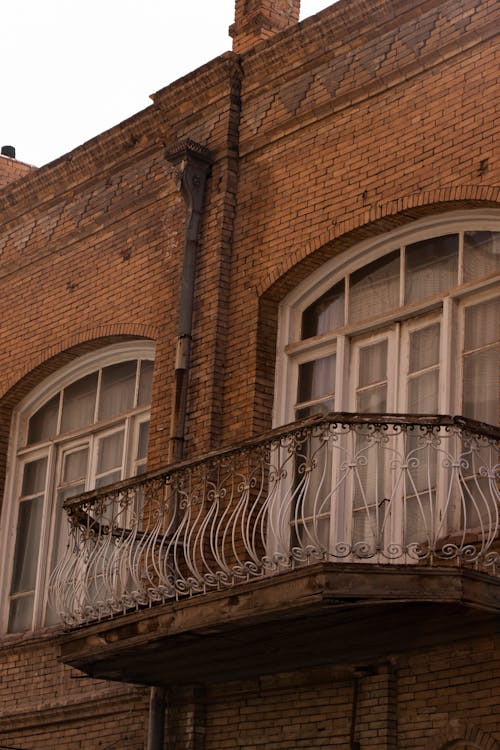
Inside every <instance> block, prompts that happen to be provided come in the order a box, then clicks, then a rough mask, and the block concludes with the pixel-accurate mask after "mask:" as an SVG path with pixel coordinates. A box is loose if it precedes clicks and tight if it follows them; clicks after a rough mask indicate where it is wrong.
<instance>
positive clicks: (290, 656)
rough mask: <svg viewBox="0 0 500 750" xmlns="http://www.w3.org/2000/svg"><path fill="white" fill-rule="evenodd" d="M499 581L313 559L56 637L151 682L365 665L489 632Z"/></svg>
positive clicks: (458, 572)
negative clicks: (278, 572)
mask: <svg viewBox="0 0 500 750" xmlns="http://www.w3.org/2000/svg"><path fill="white" fill-rule="evenodd" d="M499 615H500V580H499V579H498V578H495V577H493V576H488V575H485V574H483V573H478V572H475V571H471V570H464V569H459V568H453V567H443V568H423V567H419V566H404V565H385V566H381V565H373V564H359V563H357V564H340V563H318V564H316V565H312V566H308V567H304V568H299V569H297V570H294V571H290V572H289V573H285V574H281V575H279V576H269V577H266V578H263V579H260V580H258V581H252V582H250V583H247V584H241V585H239V586H237V587H235V588H233V589H231V590H230V591H227V590H226V591H221V592H213V593H210V594H206V595H204V596H196V597H193V598H187V599H184V600H179V601H176V602H169V603H165V604H158V605H156V606H153V607H150V608H146V609H142V610H138V611H135V612H133V613H130V614H127V615H123V616H121V617H119V618H114V619H109V620H106V621H102V622H100V623H95V624H93V625H89V626H85V627H82V628H80V629H78V630H75V631H73V632H72V633H71V634H66V635H64V636H62V637H61V659H62V661H63V662H65V663H67V664H70V665H72V666H74V667H76V668H77V669H80V670H82V671H83V672H86V673H87V674H89V675H91V676H92V677H96V678H101V679H107V680H118V681H124V682H135V683H142V684H146V685H180V684H187V683H193V682H197V683H210V682H217V681H225V680H237V679H243V678H246V677H252V676H255V675H259V674H270V673H276V672H280V671H289V670H294V669H300V668H306V667H309V666H315V665H319V664H327V663H329V664H346V663H350V664H360V665H362V664H366V663H373V662H374V661H377V660H380V659H382V658H384V657H387V656H389V655H397V654H398V653H402V652H404V651H407V650H411V649H415V648H425V647H429V646H432V645H437V644H440V643H448V642H450V641H453V640H458V639H461V638H463V637H467V636H471V635H474V634H478V635H487V634H490V633H493V632H495V628H497V627H498V617H499Z"/></svg>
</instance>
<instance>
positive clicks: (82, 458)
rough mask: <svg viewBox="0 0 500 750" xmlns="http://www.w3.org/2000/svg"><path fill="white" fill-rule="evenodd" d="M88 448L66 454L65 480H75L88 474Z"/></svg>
mask: <svg viewBox="0 0 500 750" xmlns="http://www.w3.org/2000/svg"><path fill="white" fill-rule="evenodd" d="M88 455H89V451H88V448H87V447H85V448H80V449H79V450H77V451H72V452H71V453H66V454H65V456H64V471H63V482H75V481H76V480H77V479H84V478H85V476H86V475H87V462H88Z"/></svg>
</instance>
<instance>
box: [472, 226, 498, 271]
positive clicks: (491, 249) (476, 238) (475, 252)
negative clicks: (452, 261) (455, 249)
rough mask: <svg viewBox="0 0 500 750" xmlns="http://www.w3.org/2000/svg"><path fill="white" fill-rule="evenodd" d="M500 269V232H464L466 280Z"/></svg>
mask: <svg viewBox="0 0 500 750" xmlns="http://www.w3.org/2000/svg"><path fill="white" fill-rule="evenodd" d="M496 271H500V232H465V233H464V281H472V280H473V279H479V278H481V276H488V275H489V274H491V273H495V272H496Z"/></svg>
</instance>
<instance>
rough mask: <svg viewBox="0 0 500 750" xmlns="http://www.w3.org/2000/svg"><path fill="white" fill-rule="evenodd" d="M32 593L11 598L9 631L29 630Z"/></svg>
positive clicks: (31, 617)
mask: <svg viewBox="0 0 500 750" xmlns="http://www.w3.org/2000/svg"><path fill="white" fill-rule="evenodd" d="M33 601H34V596H33V594H28V596H22V597H21V598H19V599H13V600H12V601H11V603H10V613H9V627H8V630H9V633H21V632H22V631H23V630H29V629H30V628H31V623H32V620H33Z"/></svg>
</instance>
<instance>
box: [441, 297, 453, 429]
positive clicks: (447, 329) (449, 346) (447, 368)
mask: <svg viewBox="0 0 500 750" xmlns="http://www.w3.org/2000/svg"><path fill="white" fill-rule="evenodd" d="M456 325H457V321H456V315H455V309H454V304H453V300H452V299H451V298H450V297H446V298H445V299H444V300H443V311H442V316H441V331H440V333H441V342H440V352H439V369H440V372H439V400H438V411H439V413H440V414H453V413H455V411H456V409H457V405H458V400H457V394H456V390H457V384H458V380H455V378H456V371H457V368H456V367H452V362H453V361H454V359H455V358H456V357H457V354H458V352H453V332H454V331H455V330H456Z"/></svg>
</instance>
